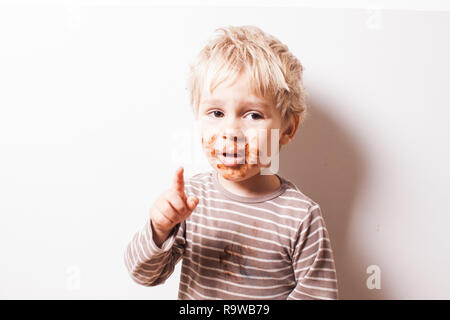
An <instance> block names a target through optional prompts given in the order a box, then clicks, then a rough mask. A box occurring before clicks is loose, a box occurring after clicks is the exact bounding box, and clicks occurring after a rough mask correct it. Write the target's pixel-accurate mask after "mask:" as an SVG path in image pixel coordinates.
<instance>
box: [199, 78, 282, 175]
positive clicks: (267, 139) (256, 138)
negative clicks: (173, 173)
mask: <svg viewBox="0 0 450 320" xmlns="http://www.w3.org/2000/svg"><path fill="white" fill-rule="evenodd" d="M197 119H198V124H199V129H200V134H201V136H202V146H203V150H204V152H205V154H206V156H207V158H208V161H209V163H210V164H211V165H212V167H213V168H214V169H215V170H217V171H218V172H219V173H220V174H221V175H222V176H223V177H224V178H225V179H228V180H232V181H243V180H246V179H248V178H250V177H252V176H255V175H256V174H258V173H259V172H260V170H261V168H262V167H269V166H270V157H271V156H272V155H271V150H272V146H271V144H272V142H273V141H272V139H271V135H272V133H273V131H271V129H275V130H280V126H281V115H280V112H279V111H278V110H277V109H276V108H275V106H274V105H273V103H272V101H270V100H269V99H265V98H261V97H257V96H256V95H254V94H253V93H252V92H251V88H250V86H249V83H248V80H247V77H246V76H245V75H243V74H241V75H240V77H239V78H238V79H237V80H236V81H235V83H233V84H232V85H229V84H228V83H227V84H224V83H221V84H220V85H219V86H217V87H216V89H215V90H214V91H213V93H209V90H207V89H205V88H204V90H203V93H202V97H201V102H200V106H199V110H198V118H197ZM278 133H279V131H278ZM274 137H276V136H274ZM274 141H275V143H279V139H276V140H274ZM274 148H275V150H276V151H277V155H276V156H278V150H279V147H278V146H274ZM274 156H275V155H274Z"/></svg>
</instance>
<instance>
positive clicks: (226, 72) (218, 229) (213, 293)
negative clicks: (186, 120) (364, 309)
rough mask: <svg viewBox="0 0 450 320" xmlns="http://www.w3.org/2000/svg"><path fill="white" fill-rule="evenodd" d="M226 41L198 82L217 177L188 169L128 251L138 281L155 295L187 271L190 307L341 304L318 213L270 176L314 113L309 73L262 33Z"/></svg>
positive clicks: (227, 36) (212, 50)
mask: <svg viewBox="0 0 450 320" xmlns="http://www.w3.org/2000/svg"><path fill="white" fill-rule="evenodd" d="M216 31H217V34H216V36H215V37H213V38H211V39H210V41H209V42H208V43H207V45H206V46H205V48H203V50H202V51H201V52H200V54H199V56H198V59H197V61H196V62H195V63H194V64H193V65H192V66H191V72H190V75H189V81H188V84H189V90H190V94H191V101H190V102H191V107H192V109H193V111H194V113H195V118H196V121H198V124H199V128H200V133H201V136H202V146H203V148H204V151H205V154H206V156H207V158H208V161H209V162H210V163H211V166H212V167H213V170H211V171H208V172H205V173H199V174H196V175H194V176H193V177H191V178H190V179H188V180H187V181H186V182H185V181H184V178H183V167H180V168H178V169H177V171H176V173H175V176H174V179H173V182H172V186H171V188H169V189H168V190H166V191H165V192H163V193H162V194H161V195H160V196H159V198H157V200H156V201H155V203H154V205H153V206H152V208H151V209H150V219H149V220H148V221H147V223H146V224H145V226H144V227H143V228H142V229H141V230H140V231H139V232H137V233H136V234H135V235H134V237H133V239H132V241H131V243H130V244H129V245H128V247H127V249H126V252H125V264H126V267H127V269H128V271H129V273H130V276H131V277H132V279H133V280H134V281H136V282H137V283H139V284H142V285H145V286H155V285H158V284H161V283H164V281H165V280H166V279H167V278H168V277H169V276H170V275H171V274H172V272H173V270H174V267H175V265H176V264H177V262H178V261H179V260H180V259H183V264H182V270H181V278H180V286H179V292H178V298H179V299H337V295H338V292H337V279H336V270H335V264H334V258H333V251H332V248H331V244H330V240H329V237H328V232H327V230H326V227H325V222H324V220H323V218H322V214H321V209H320V207H319V205H318V204H317V203H316V202H314V201H313V200H311V199H310V198H309V197H307V196H306V195H304V194H303V193H302V192H300V191H299V189H298V188H297V187H296V186H295V184H294V183H292V182H290V181H289V180H287V179H285V178H283V177H281V176H279V175H278V174H276V173H272V174H270V171H267V170H268V169H267V168H269V167H271V166H272V165H273V161H274V159H275V157H276V156H278V151H279V150H280V148H281V146H282V145H286V144H288V143H289V142H290V141H291V140H292V139H293V138H294V136H295V133H296V131H297V129H298V127H299V123H300V120H301V119H303V118H304V115H305V112H306V104H305V93H304V90H303V86H302V65H301V64H300V62H299V61H298V60H297V58H295V57H294V56H293V55H292V54H291V53H290V52H289V50H288V48H287V46H286V45H284V44H282V43H281V42H280V41H279V40H278V39H276V38H274V37H273V36H271V35H268V34H267V33H264V32H263V31H262V30H260V29H259V28H257V27H254V26H242V27H233V26H230V27H228V28H219V29H217V30H216ZM263 147H265V150H266V151H267V157H264V155H263V154H262V148H263ZM268 172H269V173H268Z"/></svg>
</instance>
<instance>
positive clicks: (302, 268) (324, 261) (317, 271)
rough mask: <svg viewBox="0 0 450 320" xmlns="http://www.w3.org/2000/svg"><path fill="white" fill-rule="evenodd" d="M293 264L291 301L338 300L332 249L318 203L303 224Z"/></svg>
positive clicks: (297, 240) (311, 209) (296, 243)
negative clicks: (294, 284)
mask: <svg viewBox="0 0 450 320" xmlns="http://www.w3.org/2000/svg"><path fill="white" fill-rule="evenodd" d="M292 264H293V269H294V273H295V280H296V286H295V288H294V290H293V291H292V292H291V293H290V294H289V296H288V298H287V299H288V300H294V299H295V300H323V299H325V300H336V299H338V289H337V278H336V268H335V263H334V258H333V251H332V248H331V244H330V239H329V237H328V231H327V229H326V227H325V221H324V220H323V217H322V214H321V209H320V207H319V205H318V204H315V205H314V206H312V207H311V208H310V209H309V211H308V214H307V215H306V216H305V218H304V219H303V221H302V223H301V226H300V228H299V232H298V236H297V239H296V242H295V247H294V251H293V254H292Z"/></svg>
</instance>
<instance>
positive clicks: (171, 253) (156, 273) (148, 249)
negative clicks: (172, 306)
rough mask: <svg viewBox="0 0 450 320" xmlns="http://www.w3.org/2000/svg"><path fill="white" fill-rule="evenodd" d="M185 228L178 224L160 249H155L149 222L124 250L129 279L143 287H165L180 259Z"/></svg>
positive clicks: (184, 224)
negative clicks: (160, 285) (163, 284)
mask: <svg viewBox="0 0 450 320" xmlns="http://www.w3.org/2000/svg"><path fill="white" fill-rule="evenodd" d="M185 228H186V223H185V222H182V223H179V224H177V225H176V226H175V227H174V229H173V230H172V231H171V233H170V235H169V237H168V238H167V239H166V240H165V241H164V242H163V243H162V244H161V247H158V246H157V245H156V244H155V242H154V240H153V232H152V227H151V222H150V219H148V221H147V222H146V223H145V225H144V227H143V228H142V229H141V230H139V231H138V232H136V233H135V235H134V236H133V238H132V240H131V242H130V243H129V244H128V246H127V248H126V250H125V257H124V260H125V265H126V267H127V270H128V273H129V275H130V276H131V278H132V279H133V280H134V281H135V282H137V283H138V284H141V285H143V286H156V285H158V284H162V283H164V282H165V281H166V280H167V279H168V278H169V276H170V275H171V274H172V273H173V271H174V268H175V265H176V264H177V263H178V261H179V260H180V259H181V258H182V256H183V253H184V248H185V243H186V236H185V232H184V231H185Z"/></svg>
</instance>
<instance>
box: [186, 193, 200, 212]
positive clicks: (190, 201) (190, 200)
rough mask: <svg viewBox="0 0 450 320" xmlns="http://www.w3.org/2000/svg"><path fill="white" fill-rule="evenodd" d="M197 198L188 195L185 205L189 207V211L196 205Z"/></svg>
mask: <svg viewBox="0 0 450 320" xmlns="http://www.w3.org/2000/svg"><path fill="white" fill-rule="evenodd" d="M198 201H199V200H198V198H197V197H196V196H190V197H189V198H188V199H187V206H188V208H189V210H190V211H194V209H195V207H197V204H198Z"/></svg>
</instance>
